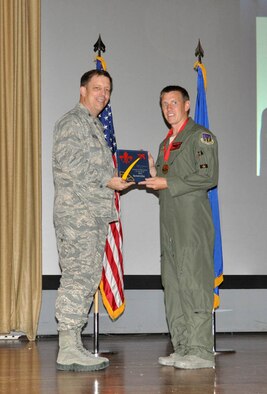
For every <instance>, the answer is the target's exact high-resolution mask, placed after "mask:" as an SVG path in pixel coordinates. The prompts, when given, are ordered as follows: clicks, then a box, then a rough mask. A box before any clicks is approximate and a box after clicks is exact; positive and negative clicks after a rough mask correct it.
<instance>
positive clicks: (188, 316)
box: [141, 86, 218, 369]
mask: <svg viewBox="0 0 267 394" xmlns="http://www.w3.org/2000/svg"><path fill="white" fill-rule="evenodd" d="M160 105H161V110H162V113H163V116H164V118H165V120H166V122H167V123H168V124H169V125H170V126H171V130H170V131H169V133H168V134H167V137H166V138H165V139H164V141H163V142H162V143H161V145H160V147H159V154H158V158H157V161H156V166H155V165H154V161H153V158H152V156H150V172H151V176H152V178H150V179H147V180H146V181H144V182H141V183H142V184H145V185H146V186H147V187H148V188H151V189H154V190H159V203H160V239H161V276H162V284H163V287H164V301H165V308H166V317H167V321H168V326H169V330H170V334H171V340H172V344H173V348H174V353H172V354H171V355H170V356H167V357H160V358H159V363H160V364H162V365H168V366H174V367H176V368H183V369H197V368H213V367H214V366H215V364H214V354H213V335H212V309H213V283H214V263H213V246H214V228H213V222H212V214H211V208H210V204H209V200H208V195H207V192H208V189H210V188H212V187H215V186H216V185H217V181H218V152H217V150H218V149H217V140H216V137H215V136H214V135H213V134H212V133H211V132H210V131H209V130H207V129H205V128H203V127H202V126H200V125H198V124H196V123H194V121H193V120H192V119H191V118H189V117H188V114H189V109H190V101H189V95H188V93H187V91H186V90H185V89H184V88H182V87H180V86H167V87H166V88H164V89H163V90H162V92H161V95H160Z"/></svg>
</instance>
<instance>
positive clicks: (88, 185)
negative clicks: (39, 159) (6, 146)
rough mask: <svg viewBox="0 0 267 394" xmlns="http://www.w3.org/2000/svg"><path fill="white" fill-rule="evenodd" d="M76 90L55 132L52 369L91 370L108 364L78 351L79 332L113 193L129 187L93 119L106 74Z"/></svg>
mask: <svg viewBox="0 0 267 394" xmlns="http://www.w3.org/2000/svg"><path fill="white" fill-rule="evenodd" d="M80 85H81V86H80V102H79V103H78V104H77V105H76V106H75V107H74V108H73V109H72V110H71V111H69V112H68V113H67V114H65V115H64V116H63V117H62V118H61V119H59V121H58V122H57V123H56V125H55V130H54V145H53V175H54V184H55V200H54V224H55V231H56V238H57V246H58V253H59V263H60V267H61V271H62V276H61V281H60V287H59V289H58V296H57V300H56V317H57V320H58V331H59V353H58V358H57V368H58V369H60V370H69V371H93V370H98V369H103V368H105V367H106V366H108V364H109V362H108V359H106V358H103V357H95V356H94V355H92V354H91V353H90V352H88V351H87V350H86V349H85V348H84V347H83V345H82V341H81V329H82V327H83V326H84V325H85V324H86V322H87V318H88V311H89V308H90V305H91V302H92V299H93V296H94V294H95V292H96V290H97V288H98V286H99V283H100V280H101V273H102V260H103V255H104V248H105V240H106V235H107V231H108V224H109V223H110V222H112V221H115V220H117V212H116V209H115V205H114V190H118V191H121V190H124V189H126V188H127V187H129V186H130V185H131V183H127V182H125V181H124V180H122V179H121V178H120V177H118V176H116V170H115V169H114V165H113V159H112V153H111V151H110V149H109V147H108V145H107V143H106V141H105V137H104V133H103V126H102V124H101V122H100V121H99V119H98V118H97V116H98V115H99V113H100V112H101V111H102V110H103V109H104V108H105V106H106V105H107V103H108V101H109V99H110V94H111V90H112V79H111V77H110V75H109V74H108V73H107V72H106V71H99V70H91V71H88V72H86V73H85V74H84V75H83V76H82V78H81V84H80Z"/></svg>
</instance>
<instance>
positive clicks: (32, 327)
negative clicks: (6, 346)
mask: <svg viewBox="0 0 267 394" xmlns="http://www.w3.org/2000/svg"><path fill="white" fill-rule="evenodd" d="M40 129H41V128H40V0H0V220H1V225H0V333H1V334H4V333H10V332H11V331H16V332H23V333H25V334H26V335H27V337H28V339H29V340H34V339H35V336H36V332H37V325H38V318H39V312H40V304H41V290H42V286H41V280H42V273H41V158H40V156H41V143H40V141H41V133H40Z"/></svg>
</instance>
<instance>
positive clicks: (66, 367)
mask: <svg viewBox="0 0 267 394" xmlns="http://www.w3.org/2000/svg"><path fill="white" fill-rule="evenodd" d="M79 339H80V330H67V331H60V332H59V352H58V357H57V369H58V370H60V371H75V372H81V371H97V370H99V369H104V368H106V367H108V365H109V361H108V359H107V358H103V357H95V356H94V355H93V354H91V353H90V352H89V351H87V350H86V349H85V348H83V346H82V342H81V339H80V343H79ZM83 349H84V350H83Z"/></svg>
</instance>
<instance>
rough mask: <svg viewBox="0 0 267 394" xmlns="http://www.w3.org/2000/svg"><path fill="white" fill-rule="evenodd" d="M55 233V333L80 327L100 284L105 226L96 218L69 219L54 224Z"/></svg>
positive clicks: (105, 223) (106, 229) (85, 320)
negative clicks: (57, 268) (57, 271)
mask: <svg viewBox="0 0 267 394" xmlns="http://www.w3.org/2000/svg"><path fill="white" fill-rule="evenodd" d="M55 230H56V238H57V246H58V254H59V264H60V267H61V271H62V274H61V280H60V287H59V289H58V295H57V300H56V318H57V320H58V330H59V331H62V330H70V329H73V328H81V327H83V326H84V325H85V324H86V323H87V319H88V313H89V309H90V306H91V303H92V301H93V296H94V294H95V292H96V290H97V288H98V286H99V283H100V281H101V275H102V261H103V256H104V248H105V242H106V235H107V231H108V223H107V222H106V221H105V220H102V219H100V218H90V219H89V220H88V218H86V220H83V219H82V220H80V219H79V218H73V220H72V221H71V222H70V221H69V222H68V223H62V222H61V223H60V225H56V224H55Z"/></svg>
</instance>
